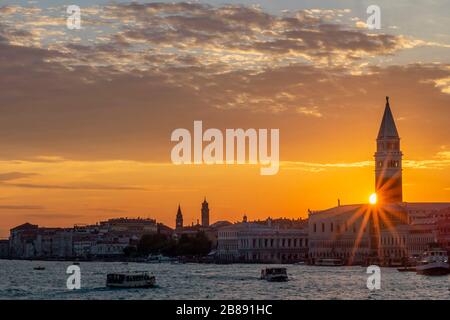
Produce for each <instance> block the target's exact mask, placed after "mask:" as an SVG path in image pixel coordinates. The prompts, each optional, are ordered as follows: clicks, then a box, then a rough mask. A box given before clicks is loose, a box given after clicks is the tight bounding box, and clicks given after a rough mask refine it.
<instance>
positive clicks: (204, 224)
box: [202, 197, 209, 227]
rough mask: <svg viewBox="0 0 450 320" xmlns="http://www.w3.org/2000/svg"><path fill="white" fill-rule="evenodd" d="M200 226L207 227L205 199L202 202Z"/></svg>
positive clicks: (207, 206) (207, 210)
mask: <svg viewBox="0 0 450 320" xmlns="http://www.w3.org/2000/svg"><path fill="white" fill-rule="evenodd" d="M202 226H203V227H209V205H208V202H206V197H205V200H204V201H203V203H202Z"/></svg>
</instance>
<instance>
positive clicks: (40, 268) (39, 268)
mask: <svg viewBox="0 0 450 320" xmlns="http://www.w3.org/2000/svg"><path fill="white" fill-rule="evenodd" d="M33 269H34V270H38V271H42V270H45V267H42V266H38V267H34V268H33Z"/></svg>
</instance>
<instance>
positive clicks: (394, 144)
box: [375, 97, 403, 203]
mask: <svg viewBox="0 0 450 320" xmlns="http://www.w3.org/2000/svg"><path fill="white" fill-rule="evenodd" d="M402 157H403V154H402V152H401V150H400V136H399V134H398V131H397V127H396V125H395V121H394V116H393V115H392V111H391V106H390V103H389V97H386V107H385V109H384V115H383V120H382V121H381V126H380V130H379V131H378V137H377V152H376V153H375V190H376V192H377V196H378V199H379V201H380V202H381V203H398V202H403V190H402Z"/></svg>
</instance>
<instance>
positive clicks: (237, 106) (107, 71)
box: [0, 3, 450, 237]
mask: <svg viewBox="0 0 450 320" xmlns="http://www.w3.org/2000/svg"><path fill="white" fill-rule="evenodd" d="M59 10H60V8H58V7H52V8H33V7H28V6H7V5H5V6H2V7H0V12H1V14H2V19H3V21H2V23H1V24H0V110H1V114H2V116H1V117H0V144H1V146H2V148H1V149H0V190H1V196H0V237H6V236H7V235H8V233H9V229H10V228H12V227H14V226H16V225H18V224H21V223H24V222H31V223H37V224H39V225H42V226H71V225H73V224H75V223H94V222H96V221H99V220H101V219H107V218H111V217H119V216H129V217H131V216H141V217H152V218H156V219H157V220H158V221H161V222H163V223H165V224H167V225H169V226H172V227H173V226H174V222H175V214H176V209H177V206H178V203H181V206H182V210H183V214H184V221H185V223H187V224H190V223H192V222H196V220H197V219H199V218H200V206H201V202H202V200H203V197H204V196H206V197H207V198H208V201H209V202H210V207H211V220H212V221H213V222H214V221H217V220H229V221H237V220H240V219H241V218H242V216H243V214H247V215H248V216H249V218H250V219H258V218H261V219H263V218H266V217H268V216H272V217H292V218H298V217H306V216H307V209H308V208H310V209H314V210H317V209H324V208H327V207H331V206H334V205H336V203H337V199H338V198H340V199H341V202H342V203H344V204H346V203H362V202H367V201H368V197H369V195H370V194H371V193H372V192H373V191H374V167H373V154H374V152H375V138H376V134H377V132H378V127H379V124H380V121H381V117H382V115H383V111H384V102H385V96H386V95H389V96H390V97H391V107H392V111H393V113H394V117H395V119H396V122H397V128H398V130H399V134H400V136H401V138H402V151H403V153H404V163H403V165H404V172H403V174H404V179H403V181H404V199H405V200H406V201H450V183H449V181H450V142H449V141H450V130H449V129H448V119H450V108H449V105H450V64H449V63H450V61H448V57H450V55H449V54H448V51H449V48H450V45H449V44H448V37H447V36H445V37H444V36H442V37H440V38H439V37H438V36H436V37H434V36H433V37H431V34H436V33H435V32H434V31H438V27H436V26H430V25H427V24H426V23H425V22H424V23H423V26H424V28H426V30H427V33H423V34H421V35H420V36H419V35H417V34H413V33H412V32H411V30H410V29H405V28H403V29H402V25H401V23H400V22H399V26H397V28H394V26H385V27H384V28H383V29H382V30H379V31H369V30H367V29H365V28H364V27H361V25H363V24H361V23H359V24H358V23H355V22H358V21H359V22H361V20H362V18H361V17H359V18H358V17H355V16H356V13H355V12H354V11H352V10H350V9H349V10H342V9H339V10H338V9H336V10H331V9H330V10H328V11H324V10H316V11H311V10H304V9H300V8H299V9H298V10H297V11H296V10H292V9H290V10H291V11H290V12H285V13H284V14H280V13H274V12H273V10H272V11H269V10H265V9H264V8H255V7H247V6H231V7H226V6H207V5H201V4H188V5H187V4H185V5H179V4H176V3H174V4H160V5H155V4H147V5H128V4H122V5H110V6H105V7H103V6H98V7H94V6H93V7H89V8H85V11H84V15H83V16H84V17H85V21H84V27H83V29H82V30H80V31H69V30H67V29H66V28H65V21H64V19H61V17H60V16H58V14H59V13H60V11H59ZM94 17H95V19H94ZM441 18H442V17H441ZM447 18H448V17H447ZM111 21H113V23H111ZM418 23H419V22H418ZM169 27H170V28H169ZM408 31H410V32H408ZM262 35H264V36H262ZM194 120H202V121H203V126H204V128H205V129H206V128H219V129H221V130H225V129H226V128H244V129H247V128H255V129H260V128H267V129H271V128H276V129H280V160H281V161H282V164H281V167H280V171H279V173H278V174H277V175H275V176H261V175H260V174H259V168H260V167H259V165H258V166H251V165H240V166H225V165H217V166H204V165H200V166H174V165H172V164H171V163H170V152H171V149H172V147H173V146H174V143H172V142H171V141H170V134H171V132H172V131H173V130H174V129H177V128H187V129H189V130H191V131H192V130H193V129H192V126H193V121H194Z"/></svg>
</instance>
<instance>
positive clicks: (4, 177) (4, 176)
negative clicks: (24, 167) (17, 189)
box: [0, 172, 37, 182]
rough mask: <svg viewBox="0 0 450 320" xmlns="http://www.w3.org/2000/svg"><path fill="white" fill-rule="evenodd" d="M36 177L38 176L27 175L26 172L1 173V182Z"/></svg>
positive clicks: (33, 174)
mask: <svg viewBox="0 0 450 320" xmlns="http://www.w3.org/2000/svg"><path fill="white" fill-rule="evenodd" d="M36 175H37V174H36V173H25V172H8V173H0V182H4V181H11V180H17V179H22V178H28V177H33V176H36Z"/></svg>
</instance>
